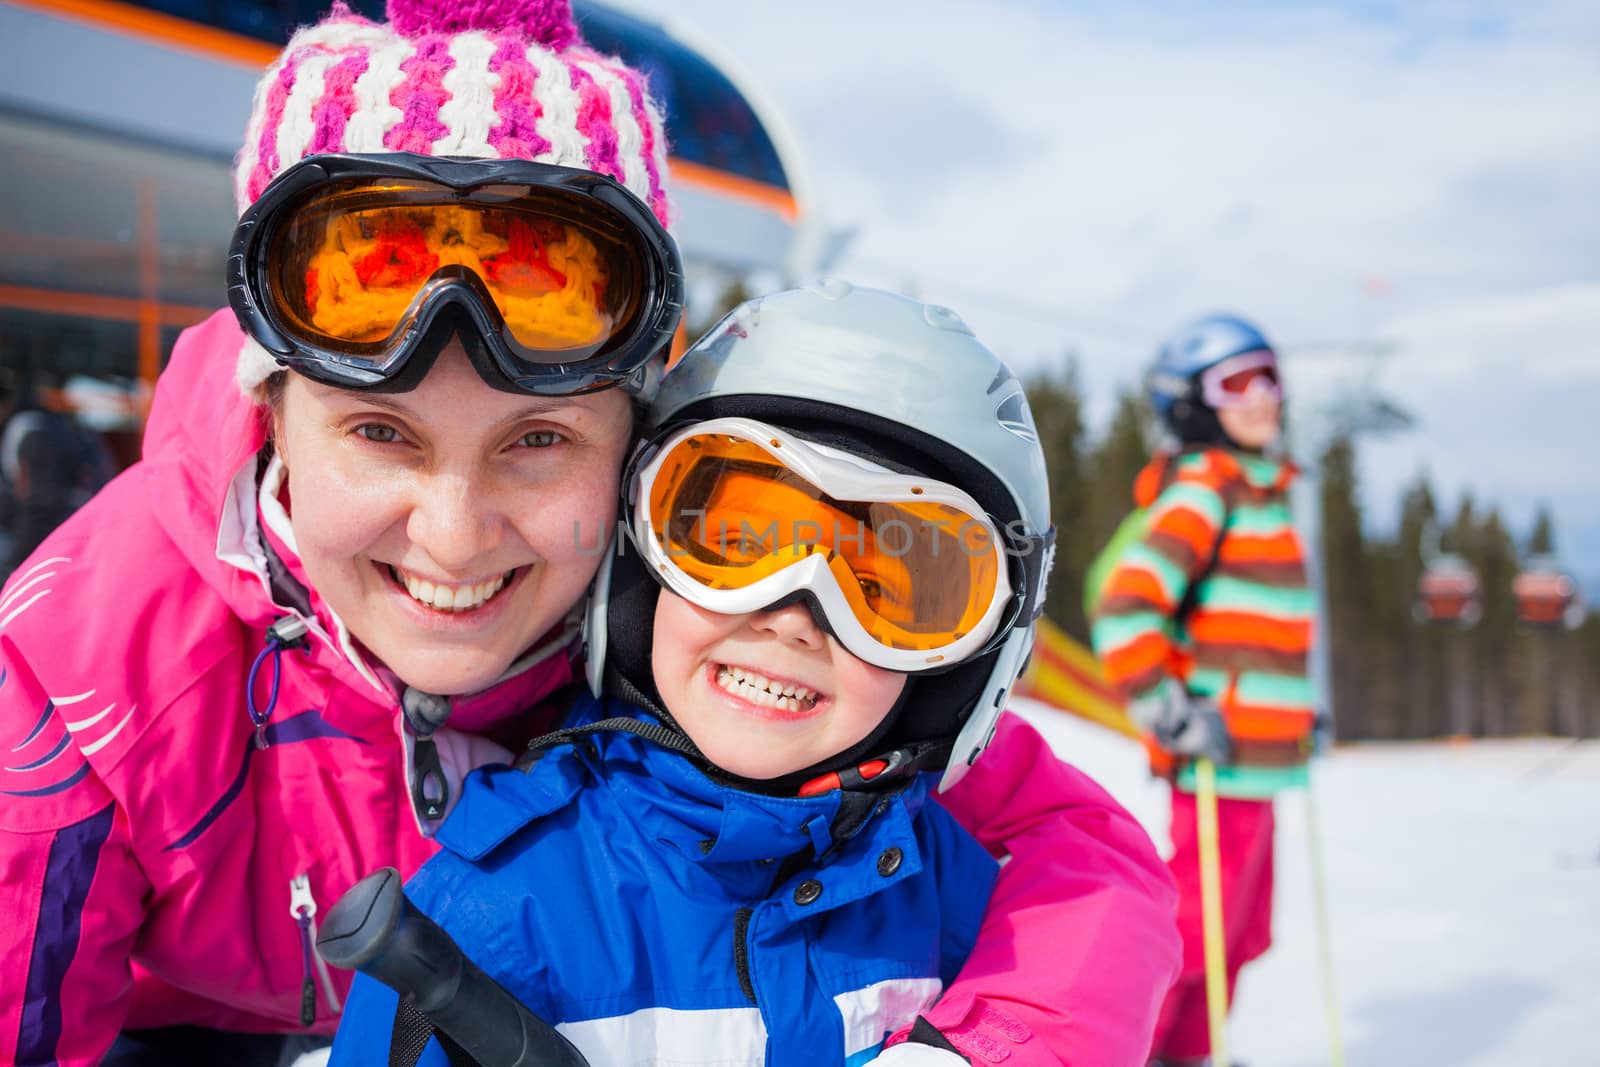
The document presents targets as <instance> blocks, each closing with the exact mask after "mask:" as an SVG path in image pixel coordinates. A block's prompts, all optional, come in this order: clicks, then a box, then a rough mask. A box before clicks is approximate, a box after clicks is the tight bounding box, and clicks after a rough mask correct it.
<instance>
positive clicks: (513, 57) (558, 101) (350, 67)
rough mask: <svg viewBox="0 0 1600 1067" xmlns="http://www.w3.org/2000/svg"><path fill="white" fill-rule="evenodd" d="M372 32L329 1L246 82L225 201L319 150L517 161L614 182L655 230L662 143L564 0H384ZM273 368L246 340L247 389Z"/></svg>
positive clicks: (248, 199) (656, 116)
mask: <svg viewBox="0 0 1600 1067" xmlns="http://www.w3.org/2000/svg"><path fill="white" fill-rule="evenodd" d="M388 15H389V22H388V23H387V24H383V25H380V24H379V23H376V22H372V21H370V20H368V19H365V18H362V17H361V16H359V15H356V14H354V13H352V12H351V11H350V10H349V9H348V8H347V7H345V6H344V4H343V3H336V4H335V5H334V8H333V11H332V12H331V13H330V14H329V15H328V17H327V18H325V19H323V20H322V21H321V22H319V23H317V24H316V25H314V26H308V27H306V28H304V29H302V30H300V31H299V32H298V33H296V34H295V35H294V36H293V37H292V38H291V39H290V40H289V44H288V46H287V47H285V48H284V50H283V54H282V55H280V56H279V57H278V58H277V60H276V61H275V62H274V63H273V64H272V66H271V67H269V68H268V70H267V73H266V76H265V77H263V78H262V79H261V81H260V83H259V84H258V85H257V86H256V93H255V105H254V108H253V109H252V112H251V115H250V124H249V126H248V127H247V128H246V133H245V143H244V148H243V149H241V150H240V152H239V156H238V159H237V160H236V161H235V165H234V199H235V201H236V203H237V205H238V208H239V211H240V212H241V213H243V211H244V209H245V208H247V207H249V206H250V204H252V203H253V202H254V201H255V199H256V198H257V197H259V196H260V195H261V193H262V190H264V189H265V188H266V187H267V185H268V184H269V183H270V182H271V181H272V179H273V178H274V177H276V176H277V175H278V174H279V173H281V172H282V171H284V170H286V169H287V168H288V167H289V166H291V165H292V164H294V163H296V162H298V161H299V160H301V159H303V158H304V157H306V156H310V155H316V154H317V153H321V152H364V153H365V152H415V153H419V154H421V155H429V156H474V157H478V158H485V159H528V160H534V161H537V162H540V163H554V164H557V165H560V166H564V167H575V168H578V169H581V170H590V171H597V172H598V173H601V174H605V175H608V176H609V177H611V178H614V179H616V180H617V181H618V182H620V183H621V184H622V185H623V186H625V187H626V188H627V189H628V190H629V191H630V192H631V193H633V194H634V195H635V196H637V197H638V198H639V199H640V201H642V202H643V203H645V204H647V205H648V206H649V207H650V210H651V211H653V212H654V213H655V216H656V218H658V219H660V220H661V224H662V225H663V226H665V225H667V224H668V222H669V212H670V206H669V203H668V199H667V193H666V181H667V138H666V131H665V129H664V128H663V124H662V117H661V111H660V109H659V107H657V105H656V104H655V102H654V101H652V100H651V99H650V97H649V94H648V92H647V91H646V87H645V82H644V78H643V76H641V75H640V74H639V73H638V72H637V71H634V70H632V69H631V68H629V67H627V66H625V65H624V64H623V63H622V62H621V61H620V60H618V59H613V58H607V57H605V56H601V55H599V54H598V53H596V52H594V51H592V50H591V49H590V48H588V46H587V45H585V44H584V42H583V40H582V39H581V38H580V37H579V36H578V28H577V25H576V24H575V23H574V22H573V19H572V7H571V3H570V0H455V2H452V0H389V2H388ZM281 369H282V368H281V367H279V366H278V365H277V363H276V362H274V361H273V360H272V358H271V357H270V356H268V355H267V353H266V351H265V350H263V349H261V348H260V347H259V346H257V345H255V344H254V343H253V342H247V343H246V345H245V349H244V351H242V352H241V353H240V358H239V366H238V374H237V379H238V382H239V386H240V388H242V389H243V390H244V391H245V392H246V393H250V392H252V391H253V390H254V388H255V387H256V386H257V385H259V384H260V383H261V382H263V381H265V380H266V378H267V377H269V376H270V375H271V374H273V373H275V372H277V371H279V370H281Z"/></svg>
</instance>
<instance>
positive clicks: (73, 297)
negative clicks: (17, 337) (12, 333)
mask: <svg viewBox="0 0 1600 1067" xmlns="http://www.w3.org/2000/svg"><path fill="white" fill-rule="evenodd" d="M147 305H148V306H150V307H153V308H154V309H155V314H156V321H157V322H159V323H160V324H161V325H162V326H193V325H194V324H195V323H197V322H203V321H204V320H205V319H206V318H207V317H209V316H210V315H211V314H212V312H214V311H216V310H217V309H216V308H213V307H202V306H201V305H199V304H163V303H156V302H153V301H146V300H138V299H135V298H133V297H128V296H99V295H97V294H95V293H73V292H68V291H67V290H65V289H37V288H35V287H33V286H31V285H3V284H0V308H17V309H19V310H22V311H37V312H41V313H44V314H54V315H82V316H84V317H86V318H91V319H110V320H112V321H114V322H131V323H134V324H135V325H137V324H138V323H140V322H141V321H144V318H143V316H144V315H145V314H147V313H146V312H144V311H143V309H144V308H145V307H146V306H147Z"/></svg>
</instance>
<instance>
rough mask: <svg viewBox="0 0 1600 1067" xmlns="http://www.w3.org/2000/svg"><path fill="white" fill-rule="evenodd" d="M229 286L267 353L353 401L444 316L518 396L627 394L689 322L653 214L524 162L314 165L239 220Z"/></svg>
mask: <svg viewBox="0 0 1600 1067" xmlns="http://www.w3.org/2000/svg"><path fill="white" fill-rule="evenodd" d="M228 272H229V279H228V280H229V300H230V302H231V303H232V305H233V307H234V310H235V311H236V312H237V314H238V316H239V320H240V322H241V324H242V325H243V326H244V328H245V329H246V330H247V331H248V332H249V333H250V335H251V336H252V337H254V338H255V340H256V341H257V342H259V343H260V344H261V346H262V347H263V348H265V349H266V350H267V351H268V352H270V353H271V354H272V355H273V356H274V357H276V358H277V360H278V361H279V362H280V363H283V364H285V365H287V366H290V367H293V368H294V369H296V370H298V371H300V372H301V373H303V374H306V375H308V376H310V377H312V378H316V379H318V380H320V381H324V382H328V383H330V384H334V385H340V386H344V387H348V388H382V387H384V386H385V385H388V386H390V387H393V383H394V382H395V381H396V380H397V379H400V378H401V377H402V375H403V373H404V372H405V370H406V368H407V365H408V363H409V362H410V361H411V359H412V357H413V356H415V355H417V354H418V351H419V349H424V350H426V349H428V348H429V346H430V345H433V344H435V343H436V342H437V337H436V336H434V335H435V333H436V331H434V330H433V329H432V327H434V326H435V325H436V323H437V321H438V320H440V319H441V315H442V313H444V312H446V311H447V310H448V311H453V312H455V313H456V314H455V318H454V319H451V320H449V321H448V322H446V323H445V325H456V324H460V323H461V320H465V321H466V322H470V324H471V326H472V329H471V330H470V331H461V333H462V337H463V340H464V342H467V343H468V344H467V347H468V354H469V355H470V356H471V357H472V358H473V361H474V363H476V364H477V365H478V366H479V370H480V371H486V372H489V373H492V374H493V375H494V376H495V377H496V378H498V379H499V380H500V382H503V383H504V385H506V386H509V387H510V388H511V389H513V390H517V391H522V392H529V393H538V394H548V395H565V394H571V393H576V392H584V391H587V390H590V389H595V388H603V387H606V386H608V385H615V384H619V383H621V382H624V381H626V380H628V379H630V378H632V377H634V376H636V372H638V371H639V369H640V368H641V367H642V366H643V365H644V364H645V363H646V362H647V361H648V360H649V359H650V357H651V356H652V355H655V354H656V353H658V352H660V351H662V350H663V348H664V346H666V345H667V344H668V343H670V340H671V337H672V333H673V331H674V330H675V329H676V327H677V323H678V319H679V316H680V313H681V310H682V304H683V277H682V275H683V270H682V264H681V262H680V260H679V257H678V251H677V246H676V244H675V243H674V242H673V240H672V238H671V237H670V236H669V235H668V234H667V232H666V231H665V230H664V229H663V228H662V226H661V224H660V223H659V222H658V221H657V220H656V218H655V216H654V215H653V214H652V213H651V212H650V210H649V209H648V208H647V207H646V206H645V205H644V204H642V203H640V202H639V201H638V200H636V199H635V198H634V197H633V195H632V194H630V193H629V192H627V190H625V189H624V188H623V187H622V186H620V185H618V184H617V183H616V182H614V181H613V180H611V179H610V178H607V177H605V176H604V175H600V174H595V173H591V172H589V171H582V170H575V169H572V168H569V167H558V166H553V165H550V164H543V163H531V162H528V161H526V160H468V159H457V158H436V157H430V156H418V155H411V154H406V153H392V154H382V155H368V156H363V155H338V154H330V155H318V156H311V157H308V158H307V159H305V160H302V161H301V162H299V163H297V164H295V165H294V166H293V167H290V168H289V169H288V170H286V171H285V172H284V173H283V174H281V175H279V176H278V178H277V179H275V180H274V181H273V183H272V184H271V185H270V186H268V188H267V189H266V191H265V192H264V193H263V194H262V196H261V197H260V198H259V199H258V200H257V201H256V202H255V203H254V204H253V205H251V207H250V208H249V210H247V211H246V212H245V214H244V217H243V218H241V219H240V221H239V225H238V228H237V229H236V230H235V233H234V240H233V247H232V249H231V253H230V256H229V263H228ZM469 333H470V334H471V335H472V336H470V337H469V336H468V334H469ZM430 338H431V340H430ZM431 350H432V351H434V352H436V351H437V348H436V347H434V348H432V349H431ZM428 358H431V356H429V357H428ZM497 384H499V383H497Z"/></svg>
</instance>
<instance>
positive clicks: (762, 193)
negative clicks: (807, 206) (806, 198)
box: [667, 159, 800, 222]
mask: <svg viewBox="0 0 1600 1067" xmlns="http://www.w3.org/2000/svg"><path fill="white" fill-rule="evenodd" d="M667 163H668V165H669V166H670V167H671V169H672V180H673V181H676V182H682V183H683V184H684V185H694V186H699V187H700V188H702V189H707V190H709V191H711V192H714V193H721V194H722V195H724V196H730V197H733V198H734V199H735V200H745V201H749V202H750V203H753V204H755V205H757V206H758V207H764V208H766V209H767V210H768V211H772V212H775V213H776V214H778V215H779V216H781V217H782V218H783V219H785V220H786V221H788V222H793V221H795V220H796V219H797V218H799V217H800V207H799V205H798V204H796V203H795V200H794V195H793V194H792V193H790V192H789V191H788V190H787V189H780V188H778V187H777V186H776V185H768V184H767V183H766V182H758V181H756V180H755V179H753V178H745V177H742V176H740V175H738V174H729V173H728V172H727V171H725V170H718V169H717V168H715V167H708V166H706V165H705V164H703V163H691V162H689V161H688V160H687V159H669V160H668V161H667Z"/></svg>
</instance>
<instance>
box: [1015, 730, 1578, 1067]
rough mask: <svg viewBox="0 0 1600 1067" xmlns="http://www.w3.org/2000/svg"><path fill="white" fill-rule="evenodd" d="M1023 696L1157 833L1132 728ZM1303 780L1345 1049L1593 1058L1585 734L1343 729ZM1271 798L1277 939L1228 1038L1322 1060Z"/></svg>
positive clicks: (1493, 1061)
mask: <svg viewBox="0 0 1600 1067" xmlns="http://www.w3.org/2000/svg"><path fill="white" fill-rule="evenodd" d="M1019 704H1020V706H1018V710H1019V711H1022V712H1023V713H1024V714H1025V715H1027V717H1028V718H1029V719H1030V720H1031V721H1032V722H1033V723H1034V724H1035V725H1036V726H1037V727H1038V728H1039V729H1040V730H1041V731H1042V732H1043V733H1044V734H1045V736H1046V737H1047V738H1049V740H1050V743H1051V745H1052V746H1053V747H1054V748H1055V750H1056V752H1057V754H1058V755H1060V756H1061V757H1063V758H1064V759H1066V760H1068V761H1069V762H1072V763H1074V764H1076V765H1077V766H1079V767H1081V768H1083V769H1084V770H1086V771H1088V772H1089V773H1091V774H1093V775H1094V776H1095V777H1096V778H1097V779H1098V780H1099V781H1100V782H1101V784H1102V785H1104V786H1105V787H1106V788H1107V789H1108V790H1110V792H1111V793H1112V794H1113V795H1115V796H1116V797H1117V799H1118V800H1120V801H1122V803H1124V804H1125V805H1127V807H1128V808H1129V810H1131V811H1132V812H1133V813H1134V814H1135V815H1136V816H1137V817H1138V818H1139V819H1140V820H1141V821H1142V822H1143V823H1144V824H1145V826H1146V827H1147V828H1148V829H1149V830H1150V832H1151V835H1152V837H1154V838H1155V840H1156V842H1157V843H1158V845H1160V846H1161V848H1162V849H1163V851H1165V850H1166V849H1167V848H1168V845H1167V843H1166V821H1167V814H1166V805H1167V798H1166V787H1165V786H1164V785H1162V784H1160V783H1158V782H1154V781H1152V780H1151V779H1150V778H1149V776H1148V774H1147V772H1146V771H1145V765H1144V756H1143V752H1142V751H1141V750H1140V749H1139V747H1138V746H1137V745H1135V744H1133V743H1131V742H1129V741H1127V740H1126V739H1124V738H1122V737H1120V736H1118V735H1116V734H1113V733H1110V732H1108V731H1106V730H1102V729H1100V728H1099V727H1095V726H1092V725H1090V724H1088V723H1085V722H1083V721H1082V720H1079V719H1075V718H1072V717H1071V716H1068V715H1065V714H1063V713H1061V712H1059V711H1055V710H1053V709H1050V708H1048V707H1044V706H1042V705H1033V704H1029V703H1028V702H1026V701H1024V702H1019ZM1314 782H1315V795H1316V805H1317V815H1318V818H1319V820H1320V822H1321V829H1322V837H1323V843H1324V844H1323V850H1324V862H1325V864H1326V866H1327V871H1328V881H1329V883H1330V884H1329V896H1330V908H1329V911H1330V922H1331V926H1332V930H1333V939H1334V949H1333V956H1334V960H1333V962H1334V968H1335V972H1336V982H1337V986H1338V995H1339V1008H1340V1020H1341V1026H1342V1030H1343V1035H1344V1045H1345V1060H1346V1063H1347V1064H1349V1067H1490V1065H1494V1067H1540V1065H1547V1064H1548V1065H1555V1064H1559V1065H1562V1067H1568V1065H1582V1064H1589V1065H1600V1034H1597V1032H1596V1027H1597V1024H1600V742H1596V741H1586V742H1570V741H1562V740H1554V739H1528V740H1511V741H1493V742H1485V741H1478V742H1471V743H1452V742H1438V743H1395V744H1382V745H1379V744H1371V745H1353V746H1341V747H1340V748H1338V749H1336V750H1335V751H1334V752H1333V753H1332V754H1331V755H1329V756H1327V757H1325V758H1324V759H1322V760H1320V761H1319V762H1318V764H1317V765H1316V768H1315V775H1314ZM1277 811H1278V839H1277V848H1278V853H1277V855H1278V869H1277V870H1278V874H1277V878H1278V880H1277V900H1276V913H1275V919H1274V924H1273V932H1274V941H1275V943H1274V946H1273V949H1272V951H1271V952H1269V953H1268V954H1267V955H1266V956H1265V957H1263V958H1262V959H1261V960H1259V961H1258V962H1256V963H1255V964H1254V965H1253V966H1251V967H1247V968H1246V969H1245V971H1244V974H1243V976H1242V977H1241V979H1240V983H1239V991H1238V995H1237V997H1236V1000H1235V1008H1234V1015H1233V1023H1232V1026H1231V1029H1230V1032H1229V1033H1230V1041H1231V1047H1230V1052H1231V1054H1232V1056H1233V1057H1234V1058H1235V1059H1238V1060H1240V1061H1242V1062H1244V1063H1246V1064H1248V1065H1249V1067H1314V1065H1326V1064H1327V1063H1328V1062H1329V1052H1328V1040H1327V1036H1326V1035H1327V1027H1326V1025H1325V1022H1324V1019H1325V1015H1324V1009H1323V999H1322V987H1321V983H1320V978H1319V971H1320V965H1319V962H1318V955H1317V937H1316V926H1315V916H1314V911H1313V906H1312V893H1311V873H1310V868H1311V860H1310V848H1309V844H1308V839H1307V836H1306V825H1307V823H1306V805H1305V798H1304V796H1303V795H1300V794H1292V795H1289V796H1286V797H1284V798H1282V799H1281V800H1280V801H1279V802H1278V808H1277Z"/></svg>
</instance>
